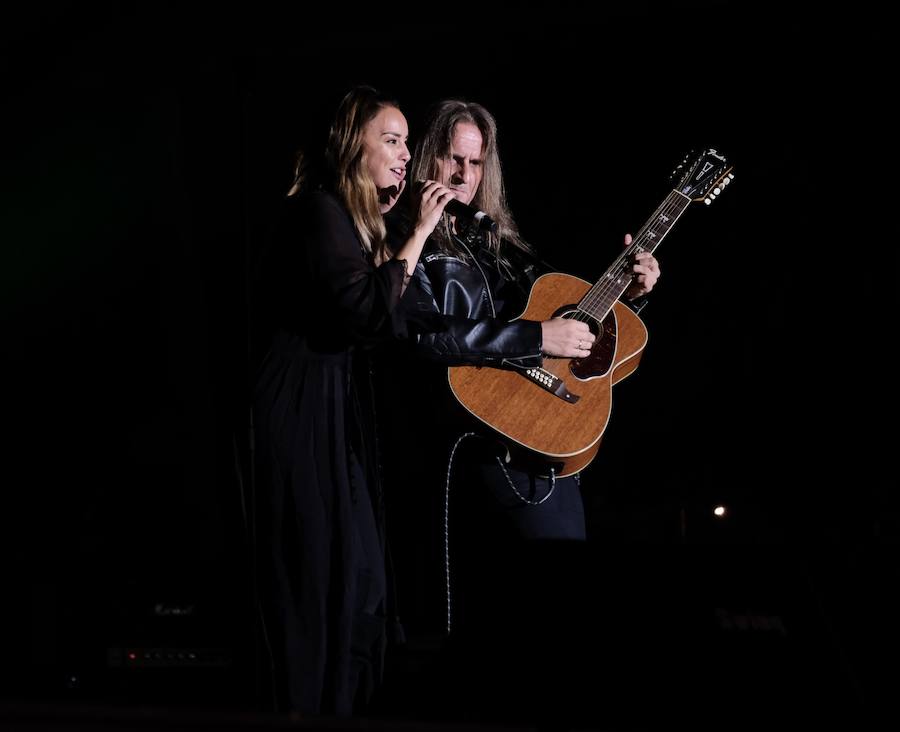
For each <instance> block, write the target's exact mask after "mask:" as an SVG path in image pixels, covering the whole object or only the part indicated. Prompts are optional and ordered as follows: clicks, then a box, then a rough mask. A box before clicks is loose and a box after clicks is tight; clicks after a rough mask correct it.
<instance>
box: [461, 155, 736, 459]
mask: <svg viewBox="0 0 900 732" xmlns="http://www.w3.org/2000/svg"><path fill="white" fill-rule="evenodd" d="M733 178H734V174H733V173H732V166H731V165H730V164H729V163H728V162H727V161H726V159H725V157H724V156H723V155H721V154H719V153H718V152H717V151H716V150H713V149H706V150H703V151H702V152H701V153H699V154H696V155H695V154H693V153H689V154H688V155H687V156H685V158H684V160H683V161H682V162H681V163H680V164H679V165H678V166H677V167H676V168H675V170H673V171H672V180H673V181H678V182H677V184H676V185H675V187H674V188H673V190H672V192H671V193H669V195H668V196H667V197H666V198H665V200H664V201H663V202H662V203H661V204H660V206H659V207H658V208H657V209H656V211H654V213H653V215H652V216H651V217H650V218H649V220H648V221H647V223H646V224H644V226H643V228H641V230H640V231H639V232H638V233H637V235H636V236H635V237H634V239H633V240H632V242H631V244H630V245H629V246H628V247H627V248H625V249H624V250H623V251H622V253H621V254H620V255H619V256H618V257H617V258H616V260H615V261H614V262H613V263H612V264H611V265H610V267H609V269H607V270H606V272H605V273H604V274H603V276H602V277H601V278H600V279H599V280H598V281H597V282H595V283H594V284H593V285H591V283H590V282H586V281H585V280H582V279H580V278H578V277H573V276H571V275H567V274H560V273H554V274H546V275H543V276H542V277H539V278H538V279H537V280H536V281H535V283H534V285H533V287H532V289H531V293H530V295H529V299H528V304H527V306H526V308H525V311H524V312H523V313H522V314H521V315H520V316H519V317H520V318H525V319H528V320H538V321H543V320H548V319H549V318H552V317H564V318H577V319H578V320H582V321H585V322H586V323H588V325H589V326H590V329H591V331H592V332H593V333H594V335H595V337H596V341H595V342H594V344H593V347H592V348H591V354H590V356H587V357H585V358H573V359H570V358H554V357H550V356H545V357H544V361H543V366H542V367H540V368H529V369H516V368H511V369H498V368H490V367H480V366H453V367H450V369H449V380H450V388H451V390H452V392H453V394H454V396H455V397H456V399H457V400H458V401H459V402H460V404H462V406H463V407H465V408H466V409H467V410H468V411H469V412H470V413H471V414H472V415H474V416H475V417H477V418H478V419H479V420H480V421H481V422H482V423H484V424H485V425H487V426H488V427H490V428H491V430H493V432H494V433H495V434H497V435H499V436H500V437H501V438H502V439H503V441H504V442H505V444H506V445H507V448H508V451H509V455H508V456H507V459H508V461H511V462H513V463H514V464H516V465H517V466H519V467H522V468H525V469H529V470H534V471H536V472H537V473H538V474H541V475H550V474H551V471H552V473H553V474H554V475H555V476H556V477H564V476H567V475H571V474H573V473H577V472H578V471H579V470H582V469H583V468H584V467H586V466H587V465H588V464H589V463H590V462H591V460H593V459H594V456H595V455H596V454H597V450H598V449H599V447H600V440H601V439H602V437H603V433H604V432H605V431H606V426H607V424H608V423H609V414H610V409H611V407H612V386H613V384H615V383H617V382H619V381H621V380H622V379H624V378H625V377H626V376H628V375H629V374H631V373H632V372H633V371H634V370H635V369H636V368H637V366H638V362H639V361H640V359H641V355H642V352H643V350H644V346H645V345H646V343H647V328H646V326H645V325H644V323H643V322H642V321H641V319H640V318H639V317H638V316H637V315H636V314H635V313H634V312H633V311H632V310H630V309H629V308H628V307H627V306H625V305H624V304H622V303H621V302H620V301H619V297H620V296H621V295H622V293H624V292H625V290H626V289H627V288H628V286H629V285H630V284H631V281H632V276H633V272H632V271H631V267H632V264H633V259H634V256H635V255H636V254H638V253H639V252H653V251H655V250H656V248H657V247H658V246H659V245H660V243H661V242H662V240H663V239H664V238H665V236H666V234H668V233H669V231H670V230H671V229H672V226H674V224H675V222H676V221H678V219H679V218H680V217H681V215H682V214H683V213H684V212H685V211H686V210H687V208H688V206H689V205H690V204H691V203H693V202H695V201H703V202H704V203H706V204H707V205H708V204H710V203H712V201H713V200H714V199H715V198H716V197H717V196H718V195H719V194H720V193H721V192H722V191H723V190H724V189H725V187H727V186H728V185H729V184H730V183H731V181H732V179H733Z"/></svg>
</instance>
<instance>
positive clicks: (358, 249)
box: [304, 193, 408, 340]
mask: <svg viewBox="0 0 900 732" xmlns="http://www.w3.org/2000/svg"><path fill="white" fill-rule="evenodd" d="M304 219H305V221H304V228H305V233H304V238H305V254H306V258H307V262H306V264H307V267H308V270H309V272H310V273H311V274H312V284H313V286H314V287H315V288H316V290H317V291H320V292H321V293H322V298H321V299H322V302H321V307H322V308H329V309H330V310H331V312H330V313H329V314H328V315H329V317H330V318H333V319H335V320H336V321H337V322H339V323H341V324H342V325H343V326H344V327H345V328H346V329H347V330H348V331H349V332H350V334H351V335H352V336H353V337H354V338H355V339H359V340H368V339H372V338H377V337H379V336H382V335H389V334H390V320H391V313H392V312H393V311H394V310H395V309H396V307H397V304H398V303H399V302H400V296H401V294H402V293H403V289H404V287H405V284H406V282H407V281H408V277H407V271H406V262H405V260H397V259H390V260H388V261H386V262H384V263H383V264H381V265H380V266H378V267H375V266H373V265H372V264H371V262H370V258H369V257H368V256H367V255H366V253H365V252H364V250H363V248H362V245H361V244H360V241H359V238H358V237H357V235H356V231H355V229H354V228H353V223H352V221H351V219H350V216H349V215H348V214H347V212H346V210H345V209H344V207H343V206H342V205H341V204H340V203H339V202H338V200H337V199H336V198H334V197H333V196H331V195H329V194H326V193H315V194H313V195H311V196H310V199H309V202H308V204H307V208H306V211H305V217H304Z"/></svg>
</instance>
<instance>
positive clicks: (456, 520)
mask: <svg viewBox="0 0 900 732" xmlns="http://www.w3.org/2000/svg"><path fill="white" fill-rule="evenodd" d="M410 179H411V180H412V181H423V180H437V181H439V182H441V183H442V184H444V185H446V186H447V187H448V188H450V189H451V190H452V191H453V192H454V194H455V195H456V198H457V199H458V200H459V201H460V202H462V203H464V204H469V206H470V210H471V209H476V210H478V211H480V212H484V213H486V214H487V217H488V221H487V226H485V222H484V221H483V220H482V219H479V218H478V217H476V218H475V219H471V220H467V219H468V218H469V217H464V215H465V211H464V210H461V209H459V208H457V209H455V210H456V213H457V215H456V216H453V215H449V214H448V213H447V212H445V214H444V219H443V223H439V224H438V226H437V227H436V228H435V230H434V233H433V234H432V235H431V236H430V237H429V239H428V241H427V243H426V245H425V250H424V251H423V255H422V258H421V259H420V261H419V264H418V265H417V267H416V271H415V275H414V276H413V279H412V281H411V283H410V285H409V287H408V289H407V291H406V293H405V295H404V297H403V299H402V301H401V312H400V314H399V317H398V324H399V326H400V327H401V328H402V329H405V330H407V331H408V332H409V336H410V340H411V341H412V342H414V343H415V346H414V350H415V352H416V355H417V356H419V357H424V358H426V359H428V360H429V361H432V362H437V363H438V364H439V365H440V367H441V368H438V369H436V370H435V371H434V372H432V377H433V379H434V381H433V382H432V383H430V384H427V385H426V386H425V387H424V388H421V389H416V391H415V392H414V393H410V389H409V386H410V382H409V381H408V380H407V381H405V382H404V385H405V387H406V390H405V393H404V395H403V396H402V397H401V399H402V400H403V401H404V403H409V401H412V402H413V403H414V410H415V417H414V418H413V420H411V421H412V423H413V428H412V429H410V430H408V431H407V433H406V437H404V438H402V439H403V440H404V441H406V440H407V439H415V440H418V441H419V443H420V445H422V448H421V449H422V450H423V451H424V452H425V454H427V456H428V457H427V459H426V460H427V463H428V466H429V468H431V473H430V476H429V478H430V479H428V478H426V479H422V478H421V475H419V476H412V475H411V474H412V473H414V472H415V470H414V468H415V466H410V465H409V463H408V461H407V462H406V463H405V464H404V465H403V466H400V471H401V472H400V473H399V474H398V476H397V481H394V482H395V483H405V484H409V483H411V482H414V483H415V484H416V486H415V487H414V488H411V489H410V493H415V492H416V491H426V492H432V491H433V493H432V496H434V495H435V494H437V493H438V492H439V491H440V492H441V493H442V492H443V491H441V488H443V480H442V478H443V477H445V476H446V475H447V471H448V466H447V456H448V454H449V453H450V451H451V448H453V446H454V444H455V443H456V441H457V439H458V438H459V437H460V432H459V431H457V432H456V434H455V435H448V434H441V432H442V429H441V428H442V427H444V428H446V427H447V426H448V424H453V425H456V423H454V422H453V421H452V420H451V419H449V418H448V416H447V414H446V410H444V409H442V408H440V407H438V408H435V406H434V404H435V401H434V400H435V399H439V398H440V394H442V393H446V392H447V391H448V387H447V382H446V367H447V366H456V365H467V364H468V365H482V366H497V367H521V368H529V367H533V366H540V365H541V364H542V361H543V356H544V355H551V356H559V357H568V358H578V357H581V358H584V357H587V356H588V355H590V350H589V349H590V347H591V344H592V343H593V342H594V340H595V339H594V335H593V334H592V333H591V332H590V330H589V328H588V326H587V324H585V323H584V322H581V321H579V320H570V319H563V318H554V319H551V320H546V321H544V322H537V321H529V320H522V319H515V320H511V319H513V318H516V316H518V315H519V314H520V313H522V311H523V310H524V308H525V304H526V301H527V298H528V293H529V291H530V289H531V285H532V284H533V282H534V280H535V279H536V277H537V276H538V275H539V274H542V272H537V271H535V269H536V267H539V266H540V262H539V260H538V259H537V257H536V256H535V255H534V252H533V250H532V249H531V247H530V246H529V245H528V244H526V243H525V242H524V241H523V240H522V238H521V236H520V235H519V231H518V228H517V227H516V224H515V221H514V219H513V216H512V214H511V212H510V211H509V209H508V208H507V205H506V196H505V192H504V184H503V178H502V173H501V165H500V156H499V153H498V149H497V128H496V122H495V120H494V117H493V116H492V115H491V114H490V113H489V112H488V111H487V110H486V109H485V108H484V107H482V106H481V105H479V104H474V103H468V102H464V101H458V100H447V101H443V102H440V103H438V104H437V105H435V106H434V107H433V108H432V110H431V113H430V116H429V118H428V121H427V127H426V129H425V131H424V134H423V136H422V137H421V138H420V141H419V144H418V145H417V149H416V152H415V155H414V157H413V167H412V174H411V178H410ZM410 188H411V189H412V190H414V189H415V184H413V185H412V186H410ZM451 203H452V202H451ZM398 208H400V207H398ZM449 209H451V207H450V206H448V210H449ZM491 221H492V222H494V223H495V225H496V226H495V227H493V230H487V229H490V228H492V227H491ZM387 223H388V230H389V241H390V240H391V238H397V240H399V241H402V235H403V233H404V229H405V227H406V226H408V224H406V222H405V221H404V219H403V216H402V213H401V215H400V216H396V217H388V221H387ZM630 241H631V237H630V236H626V237H625V242H626V245H627V244H628V243H630ZM632 270H633V281H632V283H631V285H630V286H629V287H628V289H627V290H626V292H625V298H627V299H628V300H629V301H632V302H634V301H637V300H639V299H643V296H644V295H646V294H647V293H648V292H650V290H652V289H653V286H654V284H655V283H656V281H657V279H658V278H659V265H658V263H657V261H656V259H655V258H654V257H653V256H652V255H651V254H650V253H649V252H641V253H639V254H638V255H637V256H636V258H635V260H634V262H633V266H632ZM635 309H639V308H637V307H635ZM416 368H417V370H418V371H419V372H421V371H423V368H422V363H421V361H419V366H417V367H416ZM425 370H427V369H425ZM437 372H440V373H437ZM398 395H399V394H398V390H396V389H394V390H391V392H390V393H388V394H387V403H388V404H391V403H392V402H394V401H395V400H396V398H397V397H398ZM429 398H431V400H432V401H431V402H430V403H429V402H428V401H427V400H428V399H429ZM394 411H396V410H394ZM389 416H390V415H389ZM456 426H458V425H456ZM443 431H444V432H448V431H449V430H447V429H444V430H443ZM385 437H386V440H390V439H397V438H396V435H395V434H386V435H385ZM448 437H449V438H450V439H449V442H445V441H444V440H446V438H448ZM403 447H404V454H407V455H408V454H409V453H408V452H407V451H408V449H409V448H410V445H408V444H404V446H403ZM505 455H506V451H505V449H504V448H503V446H502V445H501V444H500V443H499V442H498V441H497V440H495V439H491V438H487V437H484V436H479V437H473V438H472V439H469V440H466V441H465V443H464V444H459V445H458V449H457V450H456V451H455V459H454V460H453V464H452V487H453V493H452V495H451V499H450V509H449V511H450V537H451V539H450V545H451V547H453V550H452V551H453V557H454V560H455V561H457V563H455V565H454V566H455V569H454V573H455V574H454V579H455V582H454V587H453V615H454V624H453V628H454V632H456V631H457V630H458V629H459V627H460V625H461V624H463V625H464V624H465V621H466V620H467V618H468V620H472V619H474V617H475V616H479V617H478V619H479V621H484V620H485V617H486V615H485V610H487V608H486V607H485V605H484V599H485V597H486V596H485V595H484V594H483V593H482V592H481V591H480V590H479V591H475V590H474V589H473V588H472V584H473V583H472V582H470V580H472V579H473V577H472V572H471V571H469V570H468V569H467V567H476V568H479V569H477V570H476V571H478V572H481V571H483V570H484V568H485V566H486V565H485V562H484V560H485V559H486V558H487V557H488V555H490V556H496V555H497V553H498V552H499V551H506V552H511V553H513V554H515V552H516V547H524V546H526V545H529V544H530V545H532V546H533V545H535V542H536V540H572V541H583V540H584V539H585V520H584V509H583V504H582V499H581V495H580V488H579V480H578V476H577V475H574V476H570V477H568V478H556V477H540V476H538V475H535V474H533V473H529V472H527V471H525V470H521V469H516V467H515V464H514V463H512V464H508V463H507V462H506V461H505V459H504V458H505ZM498 458H499V459H498ZM411 467H412V470H411ZM421 472H422V471H420V473H421ZM424 472H428V471H427V470H426V471H424ZM389 475H390V470H389ZM423 483H425V484H426V485H422V484H423ZM429 483H430V484H429ZM439 486H440V487H439ZM409 498H410V500H411V501H412V503H411V502H410V500H407V499H406V498H404V499H402V504H403V505H402V506H401V508H402V509H403V510H394V509H389V510H393V513H392V515H393V516H394V519H393V520H394V524H393V526H394V527H395V529H397V530H398V532H399V533H402V532H403V531H404V529H403V528H402V527H399V528H398V522H402V520H403V519H404V518H408V517H409V516H410V515H411V514H416V513H418V512H417V511H416V510H410V509H411V507H412V506H413V505H414V501H415V500H419V499H420V497H419V496H415V495H413V496H410V497H409ZM390 499H391V496H390V495H388V501H389V503H390ZM399 502H400V501H398V503H399ZM435 503H436V502H435ZM440 504H441V505H440V508H439V510H440V512H441V513H443V508H444V506H443V500H441V501H440ZM433 506H434V504H433ZM421 519H422V516H421V513H418V515H417V517H416V519H415V520H418V521H421ZM431 519H432V521H436V520H441V517H440V516H432V517H431ZM442 525H443V523H441V524H437V525H436V524H435V523H432V522H429V526H428V527H427V529H426V530H425V531H424V532H423V533H422V535H421V536H420V537H419V543H418V547H419V551H421V549H422V547H423V546H427V543H428V542H429V540H430V541H432V542H433V541H434V538H433V537H435V536H436V535H437V536H440V532H441V529H440V528H439V527H441V526H442ZM407 533H408V531H407ZM407 538H408V537H407ZM444 538H445V537H441V541H442V542H443V539H444ZM538 543H539V542H538ZM488 544H490V548H489V549H488V548H486V547H487V545H488ZM394 548H395V549H397V548H399V547H398V544H397V543H396V542H395V543H394ZM441 548H442V549H443V548H445V547H441ZM405 554H406V555H408V554H409V553H408V552H396V563H397V564H398V565H399V566H398V574H399V576H400V578H401V582H402V581H403V575H404V572H403V571H402V568H403V565H404V563H406V564H409V563H410V562H411V561H412V560H410V558H409V556H404V555H405ZM466 557H468V558H469V559H471V560H473V561H471V562H467V561H466ZM416 561H417V562H419V561H421V560H420V559H416ZM434 569H435V571H436V573H437V572H439V571H440V568H439V567H437V566H435V567H434ZM457 570H458V571H457ZM407 574H409V572H407ZM413 574H414V572H413ZM488 574H489V573H488V572H484V576H487V575H488ZM417 580H418V581H417V582H416V584H417V585H418V586H419V587H421V586H422V583H421V580H422V578H421V577H419V578H417ZM486 582H487V583H490V580H489V579H486ZM409 584H412V582H411V581H410V582H409V583H408V585H409ZM425 584H426V586H427V584H428V581H427V579H426V582H425ZM408 585H407V590H408ZM461 587H462V588H465V589H464V590H462V591H460V588H461ZM465 590H469V591H468V592H466V591H465ZM403 593H404V587H403V586H401V588H400V594H401V599H402V597H403ZM401 604H402V603H401ZM476 604H477V605H478V607H477V610H476V608H475V606H476ZM409 606H410V603H407V608H408V607H409ZM467 606H468V608H469V610H468V611H467V609H466V608H467ZM407 620H409V618H408V617H407Z"/></svg>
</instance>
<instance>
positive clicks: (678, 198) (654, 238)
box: [578, 191, 691, 320]
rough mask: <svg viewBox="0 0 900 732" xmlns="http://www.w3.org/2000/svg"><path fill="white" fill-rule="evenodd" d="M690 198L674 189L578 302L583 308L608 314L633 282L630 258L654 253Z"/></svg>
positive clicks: (597, 314)
mask: <svg viewBox="0 0 900 732" xmlns="http://www.w3.org/2000/svg"><path fill="white" fill-rule="evenodd" d="M690 202H691V199H690V198H688V197H687V196H685V195H684V194H682V193H680V192H678V191H672V192H671V193H670V194H669V195H668V196H667V197H666V199H665V200H664V201H663V202H662V204H661V205H660V206H659V208H657V210H656V211H655V212H654V214H653V216H651V217H650V219H649V220H648V221H647V223H646V224H644V226H643V227H642V228H641V230H640V231H639V232H638V234H637V235H636V236H635V237H634V239H633V240H632V242H631V244H630V245H629V247H628V248H627V249H626V250H625V251H624V252H623V253H622V254H621V255H620V256H619V258H618V259H617V260H616V262H615V263H614V264H613V265H612V266H611V267H610V268H609V269H608V270H607V271H606V272H605V273H604V274H603V276H602V277H601V278H600V279H599V280H598V281H597V282H596V283H595V284H594V286H593V287H592V288H591V289H590V290H589V291H588V293H587V295H585V296H584V298H582V300H581V302H580V303H579V305H578V308H579V310H581V311H582V312H585V313H587V314H588V315H590V316H591V317H592V318H594V319H596V320H602V319H603V318H605V317H606V315H607V313H609V311H610V310H611V309H612V307H613V305H614V304H615V302H616V300H618V299H619V298H620V297H621V296H622V293H624V292H625V290H626V289H627V288H628V285H629V284H631V273H630V269H631V268H630V267H629V262H630V261H631V259H632V257H633V256H634V255H635V254H639V253H642V252H650V253H652V252H653V251H654V250H655V249H656V247H658V246H659V244H660V243H661V242H662V240H663V238H665V236H666V234H668V233H669V230H670V229H671V228H672V226H673V224H674V223H675V222H676V221H677V220H678V218H679V217H680V216H681V214H682V213H684V211H685V210H686V209H687V207H688V204H689V203H690Z"/></svg>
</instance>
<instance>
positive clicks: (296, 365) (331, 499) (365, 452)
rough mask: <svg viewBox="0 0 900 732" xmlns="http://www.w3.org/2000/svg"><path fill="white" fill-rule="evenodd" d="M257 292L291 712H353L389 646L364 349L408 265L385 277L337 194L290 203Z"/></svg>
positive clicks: (268, 520) (258, 407)
mask: <svg viewBox="0 0 900 732" xmlns="http://www.w3.org/2000/svg"><path fill="white" fill-rule="evenodd" d="M276 242H277V243H276V246H275V248H274V251H273V252H272V253H271V254H270V256H269V257H268V258H267V264H266V266H265V267H264V270H263V271H264V273H265V274H264V276H263V278H262V282H261V285H260V291H261V292H262V294H263V296H262V297H261V298H260V300H259V301H260V303H263V304H262V305H260V310H261V311H262V312H263V313H264V314H265V316H266V317H264V320H266V321H268V322H269V323H270V324H271V326H272V330H273V331H274V333H273V336H272V338H271V348H270V349H269V351H268V353H267V355H266V357H265V359H264V361H263V363H262V365H261V367H260V369H259V374H258V378H257V381H256V388H255V393H254V421H255V425H256V468H257V495H258V516H257V520H258V523H257V536H258V546H259V552H258V556H259V559H260V595H261V602H262V606H263V610H264V620H265V631H266V636H267V638H268V643H269V646H270V648H271V651H272V655H273V662H274V667H275V669H276V674H275V683H276V692H277V698H278V699H279V704H280V706H281V707H282V708H283V709H290V710H295V711H299V712H301V713H306V714H338V715H345V714H350V713H351V712H352V711H353V709H354V707H355V706H357V705H358V704H359V703H360V702H361V701H364V700H365V699H367V698H368V696H369V694H370V693H371V691H372V689H373V687H374V684H375V683H376V682H377V681H378V678H379V676H380V672H381V664H382V657H383V651H384V646H385V602H386V581H385V562H384V541H383V518H382V499H381V491H380V487H379V481H378V471H377V459H376V457H375V445H374V413H373V409H372V404H373V401H372V394H371V379H370V378H369V368H368V363H367V352H366V348H365V347H366V346H369V345H371V344H373V343H375V342H377V341H378V340H380V339H382V338H386V337H389V336H390V334H391V330H390V329H391V322H390V321H391V317H390V316H391V312H392V310H393V309H394V307H395V306H396V305H397V303H398V301H399V298H400V294H401V291H402V286H403V281H404V275H405V267H406V265H405V263H404V262H400V261H395V260H390V261H388V262H386V263H385V264H383V265H382V266H380V267H377V268H376V267H374V266H373V265H372V264H371V263H370V261H369V257H368V256H367V255H366V253H365V252H364V250H363V248H362V245H361V243H360V240H359V238H358V237H357V235H356V232H355V230H354V228H353V225H352V222H351V220H350V217H349V215H348V213H347V211H346V209H345V208H344V207H343V205H342V204H341V202H340V201H339V200H338V199H337V198H336V197H335V196H333V195H331V194H328V193H324V192H321V191H319V192H315V193H311V194H308V195H306V196H304V197H301V198H300V199H299V200H290V201H289V202H288V203H286V211H285V215H284V219H283V222H282V226H281V227H280V234H279V236H278V237H277V239H276Z"/></svg>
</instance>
